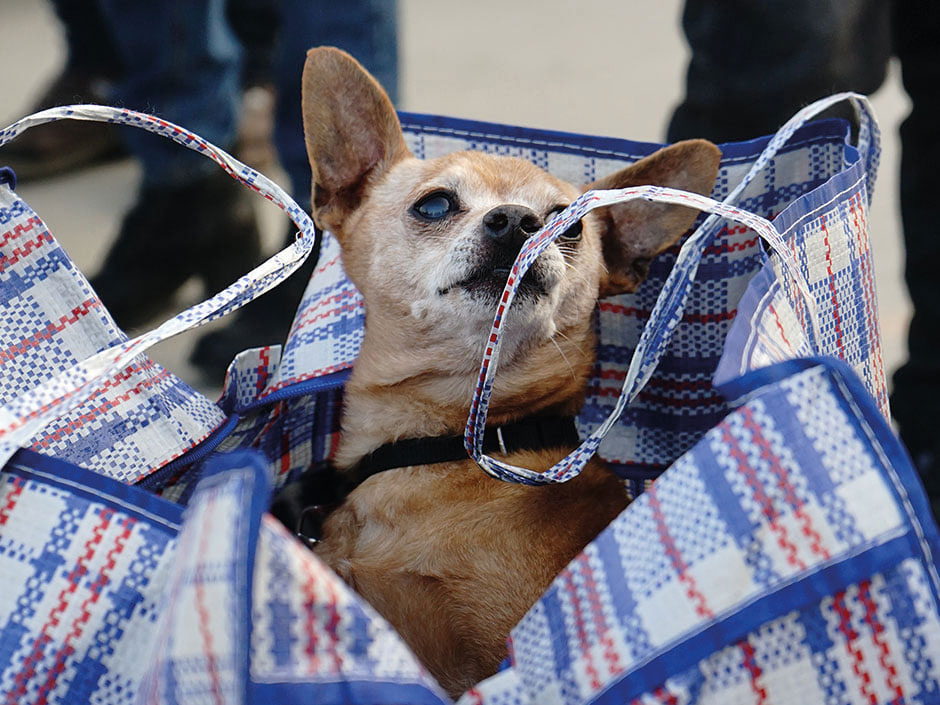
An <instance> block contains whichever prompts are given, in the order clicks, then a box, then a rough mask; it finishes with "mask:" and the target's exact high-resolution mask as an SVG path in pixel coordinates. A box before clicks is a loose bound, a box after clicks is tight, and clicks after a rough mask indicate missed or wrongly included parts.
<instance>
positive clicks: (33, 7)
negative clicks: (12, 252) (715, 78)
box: [0, 0, 910, 393]
mask: <svg viewBox="0 0 940 705" xmlns="http://www.w3.org/2000/svg"><path fill="white" fill-rule="evenodd" d="M681 5H682V2H681V0H660V1H659V2H650V1H649V0H647V1H644V2H641V1H640V0H587V1H586V2H576V1H575V0H568V1H565V0H529V1H525V2H522V1H520V2H507V1H506V0H477V1H476V2H473V3H463V2H461V3H458V2H446V3H442V2H432V0H400V18H401V22H400V40H401V42H400V51H401V59H402V101H401V102H402V107H403V108H404V109H406V110H413V111H418V112H429V113H437V114H442V115H455V116H459V117H466V118H475V119H481V120H491V121H496V122H506V123H511V124H518V125H527V126H532V127H544V128H550V129H559V130H568V131H574V132H585V133H590V134H597V135H609V136H614V137H625V138H629V139H635V140H646V141H659V140H661V139H662V138H663V133H664V131H665V124H666V121H667V119H668V117H669V114H670V112H671V110H672V108H673V107H674V106H675V105H676V103H677V102H678V101H679V99H680V96H681V93H682V78H683V74H684V70H685V65H686V62H687V60H688V51H687V48H686V47H685V44H684V41H683V38H682V35H681V32H680V29H679V16H680V12H681ZM63 56H64V47H63V40H62V36H61V32H60V30H59V27H58V25H57V22H56V19H55V16H54V15H53V13H52V11H51V9H50V7H49V6H48V4H47V3H46V2H44V1H43V0H2V3H0V65H2V66H3V69H2V70H0V124H2V125H6V124H8V123H10V122H12V121H13V120H15V119H17V118H19V117H22V116H23V115H24V114H25V111H26V110H27V108H28V106H29V105H30V103H31V101H32V100H33V98H34V97H35V96H36V94H37V93H38V92H39V91H40V90H41V89H42V87H43V85H44V83H45V82H46V81H47V80H49V79H50V78H51V77H53V76H54V75H55V74H56V72H57V71H58V69H59V67H60V64H61V62H62V61H63ZM298 90H299V87H298ZM873 103H874V107H875V111H876V113H877V115H878V117H879V119H880V121H881V127H882V130H883V135H884V142H883V158H882V167H881V173H880V176H879V182H878V187H877V190H876V194H875V198H874V204H873V206H872V214H871V218H870V221H869V222H870V224H871V236H872V240H873V248H874V252H875V271H876V277H877V286H878V298H879V310H880V318H881V327H882V335H883V339H884V353H885V361H886V365H887V368H888V372H889V373H890V372H891V371H893V370H894V368H896V367H897V365H898V364H900V362H902V361H903V359H904V355H905V341H904V335H905V331H906V328H907V321H908V318H909V316H910V304H909V302H908V300H907V296H906V292H905V290H904V285H903V281H902V274H901V273H902V252H901V230H900V219H899V215H898V198H897V169H898V141H897V127H898V124H899V122H900V120H901V119H902V118H903V117H904V115H905V114H906V112H907V110H908V104H907V99H906V97H905V95H904V93H903V91H902V90H901V88H900V81H899V77H898V71H897V70H896V67H892V71H891V73H890V75H889V79H888V81H887V83H886V85H885V86H884V87H883V88H882V89H881V90H880V91H879V92H878V93H877V94H875V95H874V96H873ZM2 161H3V160H2V151H0V163H2ZM271 176H272V177H273V178H275V180H278V177H277V175H276V174H271ZM138 181H139V170H138V168H137V166H136V165H135V164H134V163H133V162H131V161H130V160H128V161H125V162H120V163H115V164H112V165H109V166H105V167H99V168H95V169H90V170H86V171H84V172H81V173H78V174H75V175H71V176H67V177H62V178H58V179H54V180H50V181H46V182H43V183H36V184H24V185H22V186H21V188H20V189H19V192H20V193H21V195H22V196H23V198H24V199H25V200H26V201H27V202H28V203H29V204H30V205H31V206H32V207H33V208H34V209H35V210H36V211H37V212H38V213H39V215H40V216H41V217H43V218H44V219H45V220H46V222H47V224H48V225H49V227H50V229H51V231H52V232H53V233H54V234H55V236H56V237H57V238H58V239H59V241H60V242H61V243H62V244H63V245H64V247H65V248H66V250H67V251H68V252H69V254H70V255H71V257H72V258H73V259H74V260H75V262H76V263H77V264H78V265H79V267H80V268H81V269H82V270H83V271H84V272H86V273H87V274H92V273H94V272H95V271H96V269H97V266H98V264H99V263H100V261H101V257H102V255H103V253H104V252H105V251H106V249H107V246H108V243H109V241H110V239H111V238H113V236H114V234H115V233H116V230H117V227H118V224H119V222H120V217H121V214H122V213H123V212H124V210H125V209H126V208H127V207H128V206H129V205H130V204H131V203H132V202H133V199H134V194H135V189H136V187H137V183H138ZM260 201H261V199H259V206H258V207H259V212H260V213H261V215H262V218H263V222H264V230H265V234H266V242H267V243H268V245H269V246H270V247H272V248H273V246H274V245H275V244H276V243H277V241H278V240H279V238H280V234H281V230H280V225H279V220H278V216H277V213H276V212H273V211H272V210H271V208H272V207H271V206H270V204H267V203H262V202H260ZM196 291H197V290H196V288H195V287H193V288H192V289H191V290H189V291H188V299H187V295H184V296H182V297H181V299H180V301H179V303H178V305H179V306H180V307H183V306H184V305H186V304H187V303H194V302H195V300H194V296H195V295H196ZM197 335H199V332H197V333H195V334H194V333H189V334H185V335H184V336H181V337H180V338H179V339H176V340H172V341H168V342H167V343H164V344H163V345H161V346H159V347H158V348H156V349H155V351H154V353H153V356H154V357H155V358H156V359H157V360H158V361H159V362H161V363H162V364H164V365H165V366H167V367H168V368H170V369H171V370H173V371H174V372H176V373H177V374H179V375H180V376H181V377H183V378H184V379H186V380H187V381H190V382H192V383H196V384H198V380H197V377H196V375H195V374H194V371H193V370H192V369H190V368H189V366H188V365H187V364H186V355H187V354H188V351H189V349H190V348H191V346H192V344H193V341H194V340H195V338H196V336H197ZM205 391H207V392H208V393H212V392H213V391H214V390H205Z"/></svg>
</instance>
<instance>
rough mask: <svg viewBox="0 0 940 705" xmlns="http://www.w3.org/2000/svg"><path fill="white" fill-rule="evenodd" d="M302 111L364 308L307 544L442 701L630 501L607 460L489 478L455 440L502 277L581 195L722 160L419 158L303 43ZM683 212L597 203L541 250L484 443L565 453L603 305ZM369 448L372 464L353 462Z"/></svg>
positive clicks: (693, 147)
mask: <svg viewBox="0 0 940 705" xmlns="http://www.w3.org/2000/svg"><path fill="white" fill-rule="evenodd" d="M303 111H304V115H303V118H304V132H305V136H306V142H307V150H308V154H309V157H310V164H311V167H312V170H313V182H314V187H313V215H314V219H315V221H316V222H317V224H318V225H319V226H320V227H321V228H325V229H328V230H330V231H331V232H332V233H333V234H334V235H335V236H336V238H337V239H338V241H339V243H340V246H341V249H342V255H343V264H344V267H345V269H346V272H347V273H348V275H349V277H350V279H351V280H352V281H353V282H354V283H355V284H356V286H357V287H358V288H359V291H360V292H361V293H362V296H363V298H364V301H365V307H366V325H365V336H364V340H363V343H362V350H361V353H360V355H359V357H358V359H357V360H356V364H355V366H354V369H353V371H352V375H351V377H350V378H349V381H348V384H347V386H346V397H345V407H344V411H343V417H342V434H341V440H340V444H339V447H338V451H337V454H336V457H335V464H336V466H337V468H338V469H339V470H340V472H345V473H348V474H349V476H350V477H352V476H357V477H358V479H357V481H356V482H357V483H358V485H357V486H356V488H355V489H354V490H353V491H352V492H351V493H350V494H349V495H348V497H347V498H346V499H345V501H344V502H343V503H342V504H341V506H339V507H338V508H337V509H335V510H334V511H333V512H332V513H331V514H330V515H329V517H328V518H327V519H326V521H325V524H324V527H323V536H322V541H321V542H320V543H319V544H318V545H317V546H316V548H315V550H316V553H317V555H319V557H320V558H321V559H323V560H324V561H325V562H326V563H327V564H328V565H330V566H331V567H332V568H333V570H335V571H336V573H338V574H339V575H340V576H341V577H342V578H343V579H344V580H345V581H346V582H347V583H348V584H349V585H350V586H352V587H353V588H354V589H355V590H356V591H357V592H358V593H359V594H360V595H361V596H362V597H363V598H365V599H366V600H367V601H369V602H370V603H371V604H372V605H373V606H374V607H375V608H376V609H377V610H378V612H379V613H381V614H382V615H383V616H384V617H385V618H386V619H387V620H388V621H389V622H390V623H391V624H392V625H393V626H394V627H395V628H396V629H397V630H398V632H399V633H400V635H401V636H402V638H403V639H404V640H405V642H406V643H407V644H408V645H409V646H410V647H411V649H412V650H413V651H414V653H415V654H416V655H417V656H418V657H419V659H420V660H421V661H422V662H423V663H424V664H425V665H426V666H427V668H428V670H429V671H430V672H431V673H432V674H433V675H434V676H435V677H436V678H437V679H438V681H439V682H440V683H441V685H442V686H443V687H444V688H445V689H446V690H447V691H448V692H449V693H450V694H451V695H454V696H456V695H459V694H460V693H461V692H463V691H464V690H465V689H466V688H468V687H469V686H472V685H473V684H474V683H476V682H478V681H479V680H481V679H482V678H484V677H486V676H489V675H491V674H493V673H494V672H496V670H497V669H498V666H499V664H500V662H501V661H502V660H503V658H504V657H505V655H506V639H507V636H508V634H509V630H510V629H511V628H512V627H513V626H514V625H515V624H516V623H517V622H518V621H519V619H520V618H521V617H522V616H523V615H524V614H525V612H526V611H527V610H528V609H529V607H530V606H531V605H532V604H533V603H534V602H535V601H536V600H537V599H538V597H539V596H540V595H541V594H542V593H543V592H544V591H545V589H546V588H547V587H548V585H549V584H550V583H551V581H552V579H553V578H554V577H555V576H556V575H557V574H558V573H559V571H560V570H561V569H562V568H563V567H564V566H565V565H566V564H567V563H568V562H569V561H571V559H572V558H574V557H575V556H576V555H577V554H578V553H579V552H580V551H581V550H582V549H583V548H584V546H585V545H587V543H589V542H590V541H591V539H593V538H594V537H595V536H596V535H597V534H598V533H599V532H600V531H601V530H602V529H603V528H604V527H605V526H607V524H609V523H610V521H611V520H612V519H613V518H614V517H616V516H617V515H618V514H619V513H620V512H621V511H622V510H623V509H624V508H625V506H626V505H627V499H626V497H625V493H624V488H623V485H622V483H621V482H620V481H619V480H618V479H617V478H616V477H615V476H614V475H613V474H612V473H610V472H609V471H608V470H607V469H606V468H605V466H604V464H603V463H602V462H601V461H600V460H592V461H591V462H590V463H589V464H588V466H587V467H586V468H585V469H584V471H583V472H582V473H581V474H580V475H579V476H578V477H576V478H575V479H573V480H571V481H570V482H567V483H564V484H554V485H547V486H540V487H535V486H527V485H517V484H510V483H505V482H501V481H499V480H496V479H493V478H491V477H489V476H487V475H486V474H485V473H483V472H482V471H481V470H480V468H478V467H477V466H476V464H475V463H474V462H473V460H471V459H469V458H467V456H466V453H465V452H464V451H462V441H461V436H462V433H463V429H464V425H465V424H466V420H467V415H468V412H469V408H470V401H471V398H472V396H473V391H474V385H475V382H476V380H477V376H478V373H479V367H480V359H481V357H482V353H483V349H484V346H485V343H486V338H487V337H488V334H489V330H490V326H491V324H492V321H493V316H494V313H495V310H496V307H497V303H498V300H499V297H500V296H501V294H502V291H503V286H504V285H505V283H506V280H507V278H508V275H509V271H510V267H511V266H512V264H513V262H514V260H515V258H516V255H517V254H518V253H519V250H520V248H521V247H522V245H523V243H524V242H525V240H526V239H527V238H528V237H530V236H531V235H532V234H534V233H535V232H537V231H538V230H539V229H540V228H541V227H542V226H543V225H544V223H545V222H546V220H547V219H548V218H550V217H551V216H552V215H553V214H554V213H556V212H558V211H559V210H561V209H563V208H565V207H566V206H567V205H568V204H570V203H571V202H572V201H573V200H574V199H575V198H577V197H578V196H579V195H580V194H581V193H582V192H583V191H584V190H585V189H610V188H623V187H627V186H635V185H641V184H657V185H663V186H671V187H674V188H679V189H684V190H689V191H695V192H698V193H701V194H708V193H710V192H711V189H712V186H713V184H714V180H715V176H716V174H717V169H718V162H719V159H720V153H719V151H718V149H717V148H716V147H715V146H714V145H712V144H711V143H709V142H705V141H701V140H694V141H688V142H682V143H678V144H675V145H673V146H670V147H667V148H664V149H662V150H660V151H659V152H656V153H655V154H653V155H652V156H650V157H647V158H645V159H643V160H642V161H639V162H637V163H636V164H634V165H632V166H629V167H627V168H626V169H623V170H622V171H619V172H617V173H616V174H613V175H611V176H608V177H606V178H604V179H602V180H600V181H598V182H595V183H593V184H590V185H588V186H583V187H577V186H573V185H571V184H568V183H565V182H563V181H561V180H559V179H557V178H555V177H553V176H552V175H550V174H548V173H546V172H545V171H543V170H541V169H539V168H538V167H536V166H534V165H533V164H531V163H529V162H527V161H524V160H522V159H516V158H511V157H504V156H492V155H489V154H484V153H478V152H460V153H455V154H451V155H448V156H445V157H441V158H437V159H432V160H427V161H425V160H420V159H416V158H414V157H413V156H412V155H411V154H410V153H409V151H408V149H407V147H406V146H405V141H404V138H403V135H402V130H401V126H400V124H399V122H398V118H397V116H396V114H395V110H394V109H393V107H392V105H391V103H390V102H389V99H388V97H387V96H386V95H385V93H384V91H383V90H382V88H381V87H380V86H379V85H378V83H376V81H375V80H374V79H373V78H372V77H371V76H370V75H369V74H368V73H367V72H366V71H365V70H364V69H363V68H362V67H361V66H360V65H359V64H358V63H357V62H356V61H355V60H354V59H352V58H351V57H350V56H348V55H347V54H345V53H343V52H341V51H339V50H337V49H332V48H319V49H312V50H311V51H310V52H309V53H308V55H307V60H306V65H305V67H304V74H303ZM695 217H696V212H695V211H693V210H691V209H688V208H683V207H680V206H670V205H660V204H652V203H648V202H645V201H633V202H631V203H628V204H624V205H620V206H613V207H610V208H607V209H605V210H596V211H593V212H592V213H590V214H589V215H587V216H586V217H585V218H584V219H583V220H582V222H581V223H580V224H578V225H577V226H575V227H573V228H571V229H569V230H568V231H567V232H566V233H564V235H563V236H561V237H560V238H559V239H558V240H556V241H555V243H553V244H552V245H551V246H549V247H548V249H547V250H545V251H544V252H543V253H542V254H541V255H540V256H539V257H538V259H537V260H536V261H535V263H534V264H533V265H532V267H531V269H530V270H529V271H528V272H527V274H526V276H525V277H524V278H523V280H522V282H521V286H520V289H519V292H518V294H517V296H516V298H515V301H514V303H513V305H512V307H511V308H510V310H509V312H508V313H507V319H506V322H505V333H504V338H505V340H504V341H503V346H502V350H501V354H500V366H499V373H498V374H497V376H496V379H495V383H494V387H493V393H492V397H491V402H490V407H489V419H488V425H489V426H490V427H492V428H497V429H501V430H503V429H505V431H506V433H505V435H504V434H503V433H501V432H497V434H496V435H497V436H498V438H497V439H496V442H494V444H493V446H492V450H491V451H489V452H490V454H491V455H493V456H494V457H498V458H500V459H503V460H505V461H507V462H509V463H512V464H514V465H517V466H523V467H527V468H531V469H532V470H535V471H539V472H541V471H544V470H546V469H548V468H549V467H551V466H552V465H553V464H554V463H556V462H557V461H559V460H560V459H561V458H563V457H564V456H565V455H566V454H567V453H568V452H570V451H571V450H572V449H573V448H574V447H575V446H576V445H577V436H576V434H573V433H571V432H569V431H566V430H558V429H569V428H573V427H572V426H571V421H570V419H571V417H572V416H573V415H574V414H575V413H576V412H577V411H578V410H579V408H580V406H581V405H582V403H583V400H584V396H585V390H586V387H587V383H588V376H589V374H590V372H591V368H592V365H593V363H594V348H595V332H594V325H593V323H592V315H593V311H594V308H595V305H596V303H597V300H598V298H599V297H603V296H609V295H612V294H617V293H621V292H625V291H633V290H635V289H636V287H637V286H638V285H639V284H640V282H641V281H642V280H643V278H644V277H645V275H646V273H647V270H648V267H649V263H650V260H651V258H653V257H654V256H655V255H656V254H657V253H659V252H661V251H663V250H664V249H666V248H667V247H669V246H670V245H672V244H673V243H675V242H676V240H677V239H678V238H679V237H680V236H681V235H682V234H683V233H684V232H685V231H686V230H687V229H688V228H689V227H690V226H691V225H692V223H693V221H694V219H695ZM520 428H521V429H523V430H522V431H519V433H518V434H517V435H518V436H519V438H520V439H521V440H519V441H517V442H508V441H507V440H506V437H505V436H512V435H513V433H515V431H516V430H518V429H520ZM422 439H423V440H422ZM455 446H456V447H457V449H458V452H457V453H456V454H455V453H453V448H454V447H455ZM442 448H443V449H445V450H446V451H447V452H444V451H442V450H441V449H442ZM389 449H391V451H389ZM447 449H449V450H447ZM379 457H381V458H383V459H384V460H383V467H380V468H379V470H383V471H381V472H372V471H369V472H363V467H364V466H368V465H370V464H374V462H375V459H376V458H379ZM385 467H387V468H388V469H384V468H385Z"/></svg>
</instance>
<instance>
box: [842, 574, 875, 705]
mask: <svg viewBox="0 0 940 705" xmlns="http://www.w3.org/2000/svg"><path fill="white" fill-rule="evenodd" d="M832 606H833V608H834V609H835V611H836V614H838V615H839V631H840V632H842V635H843V636H844V637H845V650H846V651H847V652H848V654H849V657H850V659H851V661H852V672H853V673H854V674H855V676H856V677H857V678H858V685H859V691H860V692H861V694H862V697H863V698H865V700H867V701H868V702H869V703H871V705H876V703H877V702H878V698H877V697H875V694H874V693H873V692H872V690H871V674H870V673H869V672H868V671H867V670H865V656H864V654H862V652H861V650H860V649H858V648H856V647H855V646H854V642H855V641H856V640H857V639H858V632H857V631H855V629H853V628H852V625H851V622H850V620H851V615H850V614H849V610H848V608H847V607H846V606H845V591H844V590H843V591H841V592H838V593H836V594H835V595H834V596H833V601H832Z"/></svg>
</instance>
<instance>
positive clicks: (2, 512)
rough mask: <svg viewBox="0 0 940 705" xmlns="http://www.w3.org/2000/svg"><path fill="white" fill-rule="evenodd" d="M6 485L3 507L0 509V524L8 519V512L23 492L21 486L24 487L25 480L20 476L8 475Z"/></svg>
mask: <svg viewBox="0 0 940 705" xmlns="http://www.w3.org/2000/svg"><path fill="white" fill-rule="evenodd" d="M7 487H8V488H9V491H8V492H7V497H6V501H5V502H4V503H3V508H2V509H0V526H3V525H4V524H6V523H7V521H8V520H9V519H10V514H12V512H13V508H14V507H15V506H16V502H17V500H18V499H19V498H20V495H21V494H23V488H24V487H26V480H24V479H23V478H22V477H13V476H10V478H9V480H8V481H7Z"/></svg>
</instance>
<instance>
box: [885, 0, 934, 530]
mask: <svg viewBox="0 0 940 705" xmlns="http://www.w3.org/2000/svg"><path fill="white" fill-rule="evenodd" d="M894 22H895V25H894V26H895V31H894V34H895V51H896V53H897V56H898V58H899V59H900V60H901V71H902V77H903V81H904V89H905V90H906V91H907V94H908V96H909V97H910V99H911V104H912V106H911V112H910V114H909V115H908V117H907V118H906V119H905V120H904V123H903V124H902V125H901V218H902V221H903V224H904V247H905V255H906V256H905V271H904V275H905V280H906V282H907V288H908V291H909V293H910V297H911V303H912V304H913V309H914V314H913V317H912V319H911V324H910V329H909V331H908V356H909V357H908V361H907V362H906V363H905V364H904V365H903V366H902V367H901V368H900V369H899V370H898V371H897V372H896V373H895V375H894V392H893V393H892V395H891V410H892V413H893V414H894V417H895V419H896V420H897V422H898V425H899V427H900V430H901V438H902V440H904V442H905V444H906V445H907V447H908V449H909V450H910V452H911V456H912V457H913V458H914V463H915V464H916V465H917V468H918V470H919V471H920V473H921V476H922V477H923V479H924V484H925V485H926V487H927V493H928V495H930V500H931V506H932V507H933V510H934V515H935V516H938V517H940V432H938V428H937V424H938V420H940V277H938V272H940V227H938V216H937V193H938V188H940V178H938V175H937V168H938V167H937V165H938V164H940V123H938V120H937V114H938V113H937V110H936V109H935V108H937V107H940V96H938V94H937V86H938V85H940V5H938V4H936V3H921V2H911V1H910V0H896V2H895V17H894Z"/></svg>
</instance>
